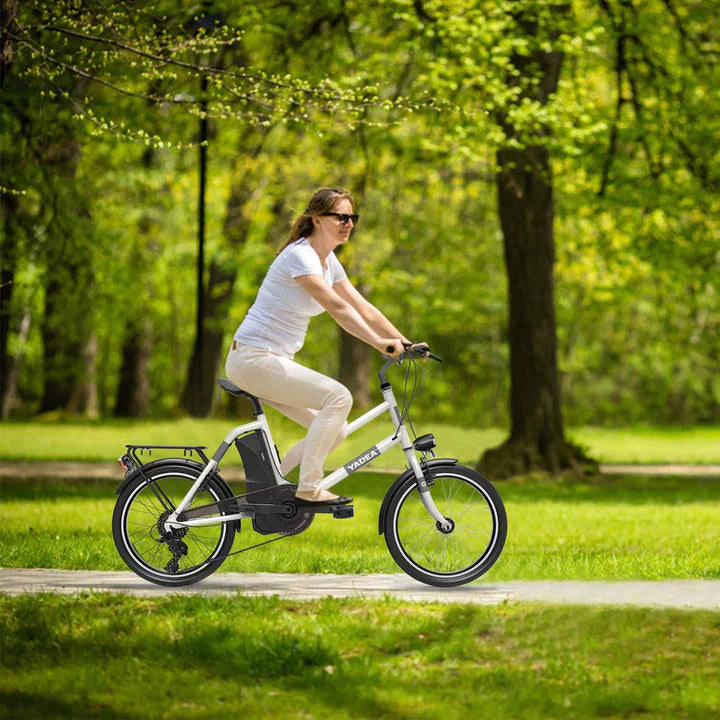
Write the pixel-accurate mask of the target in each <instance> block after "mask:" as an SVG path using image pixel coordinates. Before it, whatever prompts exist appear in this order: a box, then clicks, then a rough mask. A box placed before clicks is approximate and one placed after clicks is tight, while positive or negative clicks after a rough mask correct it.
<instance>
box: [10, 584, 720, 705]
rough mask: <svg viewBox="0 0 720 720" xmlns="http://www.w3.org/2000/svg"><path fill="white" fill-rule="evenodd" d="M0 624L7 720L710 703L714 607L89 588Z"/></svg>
mask: <svg viewBox="0 0 720 720" xmlns="http://www.w3.org/2000/svg"><path fill="white" fill-rule="evenodd" d="M0 615H1V617H2V622H3V630H4V632H3V656H2V661H3V677H4V682H3V695H2V706H0V707H1V709H2V714H3V716H4V717H50V716H53V717H57V716H63V717H102V718H115V717H118V718H120V717H122V718H136V717H137V718H145V717H148V716H151V715H156V714H158V713H159V712H167V713H168V714H173V715H178V714H182V715H183V716H186V717H192V718H214V717H219V716H224V715H227V714H231V713H240V714H250V715H252V716H253V717H258V718H266V717H277V716H281V717H284V718H305V717H308V716H312V717H316V718H369V717H373V718H393V719H394V718H434V717H437V716H438V715H440V714H442V715H443V716H444V717H448V718H452V719H455V718H466V717H478V716H480V715H482V716H484V717H492V718H498V719H502V718H517V717H523V718H533V719H534V718H547V717H553V718H573V719H574V718H596V717H646V716H651V717H656V718H672V717H689V718H707V717H711V716H713V715H715V714H717V712H718V709H720V697H719V696H718V668H717V664H716V663H713V662H712V661H711V660H710V661H709V658H713V657H714V655H715V651H716V647H717V644H718V641H720V627H718V622H717V613H710V612H683V611H678V610H658V609H652V610H650V609H633V608H589V607H567V608H562V607H553V606H548V607H541V606H527V605H517V604H515V605H510V606H500V607H483V606H472V605H457V604H452V603H448V604H445V603H443V604H409V603H401V602H396V601H392V600H386V601H380V602H370V601H367V600H352V599H342V600H335V599H325V600H321V601H317V602H311V603H310V602H303V603H297V602H290V601H283V600H279V599H278V598H249V597H241V596H236V597H224V598H203V597H200V596H196V595H191V596H186V597H164V598H132V597H123V596H119V595H111V594H107V593H100V594H95V595H80V596H74V597H73V596H52V595H41V596H21V597H16V598H10V597H5V598H2V600H0ZM60 659H62V661H61V662H60V661H59V660H60ZM118 678H123V681H121V682H119V681H118ZM159 708H162V710H159ZM489 708H490V710H488V709H489Z"/></svg>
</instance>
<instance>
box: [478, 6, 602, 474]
mask: <svg viewBox="0 0 720 720" xmlns="http://www.w3.org/2000/svg"><path fill="white" fill-rule="evenodd" d="M562 9H563V8H558V9H557V10H558V11H560V10H562ZM519 26H520V27H521V28H523V29H524V31H525V32H526V33H527V34H528V36H529V37H532V38H533V39H534V36H535V34H536V32H537V25H536V23H535V21H534V20H533V21H524V20H522V19H519ZM513 64H514V65H515V67H516V68H517V69H518V70H519V71H520V72H521V73H525V72H527V71H528V69H529V68H539V72H540V75H539V78H538V82H537V84H536V85H534V86H533V85H528V88H532V90H527V91H526V94H525V97H527V96H528V94H529V93H530V92H532V99H533V100H535V101H536V102H539V103H541V104H545V103H546V102H547V100H548V98H549V97H550V95H551V94H552V93H554V92H555V91H556V89H557V84H558V78H559V75H560V67H561V64H562V54H561V53H559V52H541V51H539V50H538V51H535V52H533V53H530V54H528V55H523V56H520V55H518V56H515V57H514V58H513ZM511 82H514V81H511ZM501 122H502V123H503V125H504V127H505V130H506V133H507V135H508V137H510V138H513V137H517V134H516V132H515V128H513V127H512V126H511V125H510V124H509V123H508V122H507V118H502V119H501ZM497 159H498V166H499V168H500V170H499V172H498V175H497V178H496V180H497V191H498V206H499V213H500V221H501V225H502V230H503V239H504V250H505V267H506V271H507V278H508V299H509V301H508V313H509V338H510V417H511V423H510V424H511V428H510V437H509V438H508V439H507V440H506V441H505V442H504V443H503V444H502V445H500V446H499V447H496V448H491V449H489V450H487V451H486V452H485V453H484V454H483V456H482V457H481V458H480V461H479V462H478V465H477V467H478V469H479V470H480V471H482V472H484V473H485V474H487V475H489V476H491V477H493V478H496V479H499V478H506V477H510V476H512V475H518V474H522V473H528V472H532V471H534V470H547V471H550V472H558V471H560V470H565V469H569V470H579V469H582V468H584V467H587V466H588V465H594V463H593V461H591V460H590V459H589V458H586V457H585V456H584V454H583V453H582V451H581V450H580V449H579V448H577V447H575V446H574V445H571V444H570V443H568V442H567V441H566V440H565V435H564V430H563V418H562V410H561V392H560V376H559V371H558V360H557V333H556V327H555V295H554V278H553V271H554V263H555V239H554V234H553V220H554V211H555V206H554V200H553V185H552V171H551V168H550V158H549V155H548V151H547V149H546V148H544V147H541V146H540V145H538V144H535V145H528V146H525V147H523V148H521V149H515V148H513V149H510V148H504V149H501V150H499V151H498V154H497Z"/></svg>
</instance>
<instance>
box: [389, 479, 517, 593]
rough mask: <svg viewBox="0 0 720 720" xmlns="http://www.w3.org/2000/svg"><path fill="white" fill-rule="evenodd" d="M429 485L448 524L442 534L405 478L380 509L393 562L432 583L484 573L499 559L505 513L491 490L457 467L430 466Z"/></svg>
mask: <svg viewBox="0 0 720 720" xmlns="http://www.w3.org/2000/svg"><path fill="white" fill-rule="evenodd" d="M430 473H431V475H432V478H433V480H434V484H433V485H432V487H431V488H430V492H431V495H432V498H433V500H434V502H435V505H436V506H437V508H438V510H439V511H440V512H441V513H442V514H443V515H444V516H445V518H447V519H449V520H451V521H452V523H453V527H452V529H451V530H450V531H449V532H443V531H442V530H441V529H440V528H439V527H438V526H437V523H436V522H435V520H434V519H433V518H432V517H431V515H430V513H428V511H427V510H426V509H425V506H424V505H423V504H422V500H421V499H420V493H419V491H418V487H417V482H416V481H415V478H414V477H410V478H408V479H407V480H406V481H405V482H404V483H402V484H401V485H400V486H399V487H398V488H397V489H396V491H395V493H394V494H393V496H392V498H391V499H390V502H389V504H388V507H387V511H386V513H385V522H384V528H383V530H384V534H385V542H386V543H387V546H388V550H389V551H390V554H391V555H392V557H393V560H395V562H396V563H397V564H398V565H399V566H400V567H401V568H402V569H403V570H404V571H405V572H406V573H407V574H408V575H410V576H411V577H414V578H415V579H416V580H420V582H424V583H426V584H428V585H435V586H437V587H454V586H456V585H464V584H465V583H468V582H470V581H472V580H475V579H476V578H479V577H480V576H481V575H483V574H484V573H486V572H487V571H488V570H489V569H490V568H491V567H492V566H493V565H494V563H495V561H496V560H497V559H498V558H499V557H500V553H501V552H502V550H503V547H504V545H505V538H506V537H507V515H506V513H505V506H504V505H503V502H502V500H501V499H500V495H499V494H498V492H497V490H496V489H495V488H494V487H493V486H492V485H491V484H490V482H489V481H488V480H486V479H485V478H484V477H483V476H482V475H479V474H478V473H476V472H475V471H474V470H472V469H471V468H468V467H464V466H463V465H447V466H439V467H433V468H431V469H430Z"/></svg>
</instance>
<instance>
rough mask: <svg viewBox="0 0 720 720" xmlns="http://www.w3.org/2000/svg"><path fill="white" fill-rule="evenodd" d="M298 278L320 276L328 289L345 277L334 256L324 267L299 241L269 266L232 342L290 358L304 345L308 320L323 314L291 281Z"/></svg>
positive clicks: (315, 302)
mask: <svg viewBox="0 0 720 720" xmlns="http://www.w3.org/2000/svg"><path fill="white" fill-rule="evenodd" d="M301 275H320V276H321V277H324V278H325V281H326V282H327V284H328V285H329V286H330V287H332V286H333V285H334V284H335V283H336V282H340V281H341V280H343V279H344V278H346V277H347V275H346V274H345V270H344V269H343V266H342V265H341V264H340V261H339V260H338V259H337V258H336V257H335V253H333V252H331V253H330V254H329V255H328V257H327V260H326V267H325V268H324V267H323V266H322V263H321V262H320V257H319V256H318V254H317V253H316V252H315V250H313V248H312V245H310V243H309V242H308V240H307V239H306V238H300V240H297V241H296V242H294V243H293V244H292V245H289V246H288V247H286V248H285V249H284V250H283V251H282V252H281V253H280V254H279V255H278V256H277V257H276V258H275V260H274V261H273V263H272V265H270V268H269V269H268V271H267V274H266V275H265V279H264V280H263V281H262V285H261V286H260V290H258V294H257V297H256V298H255V302H254V303H253V304H252V306H251V307H250V309H249V310H248V312H247V315H246V316H245V319H244V320H243V321H242V322H241V323H240V326H239V327H238V329H237V330H236V331H235V335H234V336H233V337H234V339H235V340H237V341H238V342H239V343H242V344H243V345H250V346H251V347H257V348H262V349H263V350H272V352H275V353H278V354H279V355H283V356H284V357H287V358H290V359H292V358H293V357H294V355H295V353H296V352H297V351H298V350H299V349H300V348H301V347H302V346H303V343H304V342H305V335H306V333H307V329H308V324H309V323H310V318H311V317H313V316H314V315H320V314H321V313H322V312H324V308H323V307H322V305H320V303H318V302H317V301H316V300H313V298H312V297H310V295H308V294H307V293H306V292H305V291H304V290H303V289H302V287H300V284H299V283H298V282H297V280H295V278H296V277H300V276H301Z"/></svg>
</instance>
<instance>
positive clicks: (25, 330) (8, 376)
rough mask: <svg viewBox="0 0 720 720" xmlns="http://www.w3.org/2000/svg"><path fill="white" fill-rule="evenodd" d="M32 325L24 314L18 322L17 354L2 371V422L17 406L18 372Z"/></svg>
mask: <svg viewBox="0 0 720 720" xmlns="http://www.w3.org/2000/svg"><path fill="white" fill-rule="evenodd" d="M31 323H32V316H31V315H30V313H29V312H26V313H25V314H24V315H23V317H22V320H21V321H20V328H19V331H18V341H19V342H18V345H19V349H18V353H17V355H16V356H15V357H14V358H12V359H11V358H8V359H7V361H6V362H7V364H8V365H9V367H7V368H6V369H5V371H4V376H5V377H4V383H3V393H2V411H1V413H0V415H1V417H2V419H3V420H7V419H8V418H9V417H10V413H11V412H12V410H13V408H14V407H15V406H16V405H18V404H19V403H18V391H17V390H18V381H19V379H20V370H21V369H22V364H23V358H24V355H25V345H26V343H27V339H28V336H29V335H30V324H31Z"/></svg>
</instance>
